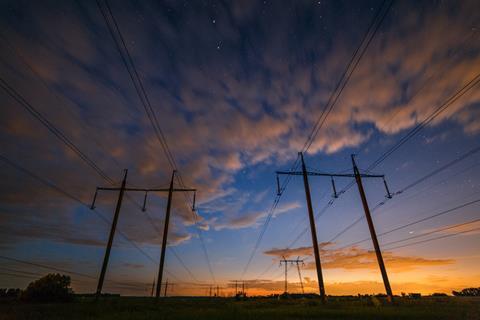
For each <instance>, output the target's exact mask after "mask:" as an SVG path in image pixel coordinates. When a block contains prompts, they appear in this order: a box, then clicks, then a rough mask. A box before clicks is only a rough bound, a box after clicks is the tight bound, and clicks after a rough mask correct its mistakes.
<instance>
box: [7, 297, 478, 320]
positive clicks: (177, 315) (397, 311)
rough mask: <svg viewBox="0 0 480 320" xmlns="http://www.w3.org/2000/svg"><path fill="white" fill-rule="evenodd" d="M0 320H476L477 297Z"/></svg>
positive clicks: (58, 310) (136, 308)
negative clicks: (393, 302)
mask: <svg viewBox="0 0 480 320" xmlns="http://www.w3.org/2000/svg"><path fill="white" fill-rule="evenodd" d="M0 319H1V320H4V319H5V320H6V319H118V320H122V319H172V320H174V319H209V320H211V319H228V320H234V319H435V320H439V319H472V320H476V319H480V299H478V298H454V297H444V298H422V299H419V300H407V299H400V298H399V299H397V300H396V302H395V305H386V304H385V303H382V302H380V301H379V300H376V299H374V300H371V299H369V298H365V299H363V300H346V299H338V298H337V299H335V298H332V299H330V300H329V301H328V303H327V304H326V305H322V304H321V303H320V302H319V301H317V300H311V299H309V300H300V299H299V300H280V301H279V300H273V299H249V300H246V301H235V300H233V299H222V298H220V299H206V298H167V299H166V300H162V301H161V302H159V303H156V302H154V301H153V300H150V299H145V298H123V297H122V298H106V299H102V300H100V301H98V302H95V301H93V300H90V299H78V298H77V300H76V301H75V302H72V303H66V304H23V303H19V302H15V303H12V302H2V303H1V304H0Z"/></svg>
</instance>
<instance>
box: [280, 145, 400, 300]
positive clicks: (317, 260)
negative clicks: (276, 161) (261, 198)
mask: <svg viewBox="0 0 480 320" xmlns="http://www.w3.org/2000/svg"><path fill="white" fill-rule="evenodd" d="M298 154H299V156H300V160H301V163H302V171H277V172H276V174H277V194H281V189H280V182H279V179H278V176H279V175H293V176H302V177H303V183H304V187H305V197H306V200H307V209H308V217H309V219H310V231H311V234H312V244H313V252H314V255H315V265H316V269H317V279H318V286H319V291H320V297H321V299H322V302H325V300H326V297H325V287H324V284H323V276H322V267H321V263H320V251H319V249H318V241H317V232H316V228H315V218H314V216H313V209H312V200H311V196H310V186H309V183H308V176H323V177H330V179H331V182H332V188H333V197H334V198H338V193H337V189H336V187H335V181H334V179H333V178H334V177H340V178H355V179H357V176H358V177H362V178H382V179H383V182H384V185H385V189H386V191H387V196H386V197H387V198H391V197H392V195H391V194H390V191H389V190H388V186H387V183H386V181H385V175H375V174H360V173H359V172H358V169H357V173H355V172H354V174H337V173H326V172H317V171H307V168H306V165H305V161H304V159H303V154H302V153H301V152H299V153H298ZM360 182H361V180H360ZM357 183H358V180H357ZM362 190H363V187H362ZM365 203H366V200H365ZM372 227H373V224H372ZM372 238H373V237H372ZM379 250H380V249H379ZM382 261H383V260H382ZM385 275H386V273H385ZM387 281H388V278H387ZM385 287H387V285H386V286H385ZM388 287H390V285H388ZM390 293H391V291H390ZM387 295H388V290H387Z"/></svg>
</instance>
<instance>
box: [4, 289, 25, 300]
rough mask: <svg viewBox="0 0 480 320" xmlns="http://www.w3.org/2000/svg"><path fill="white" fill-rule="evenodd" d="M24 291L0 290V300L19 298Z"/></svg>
mask: <svg viewBox="0 0 480 320" xmlns="http://www.w3.org/2000/svg"><path fill="white" fill-rule="evenodd" d="M21 293H22V290H20V289H18V288H15V289H12V288H0V298H18V297H19V296H20V294H21Z"/></svg>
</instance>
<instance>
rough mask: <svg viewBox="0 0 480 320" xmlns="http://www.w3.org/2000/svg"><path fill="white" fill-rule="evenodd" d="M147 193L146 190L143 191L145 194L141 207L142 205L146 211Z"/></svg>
mask: <svg viewBox="0 0 480 320" xmlns="http://www.w3.org/2000/svg"><path fill="white" fill-rule="evenodd" d="M147 193H148V191H145V196H144V197H143V207H142V211H143V212H145V211H147Z"/></svg>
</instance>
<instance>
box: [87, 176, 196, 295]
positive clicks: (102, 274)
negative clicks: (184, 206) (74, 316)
mask: <svg viewBox="0 0 480 320" xmlns="http://www.w3.org/2000/svg"><path fill="white" fill-rule="evenodd" d="M127 173H128V170H126V169H125V174H124V177H123V180H122V185H121V186H120V187H97V189H96V191H95V195H94V196H93V201H92V205H91V209H92V210H93V209H95V202H96V200H97V195H98V191H100V190H103V191H119V193H118V200H117V205H116V207H115V215H114V217H113V221H112V227H111V229H110V235H109V237H108V243H107V248H106V250H105V257H104V259H103V264H102V270H101V272H100V277H99V279H98V285H97V293H96V296H97V298H98V297H99V296H100V295H101V293H102V288H103V282H104V279H105V273H106V272H107V266H108V260H109V258H110V251H111V250H112V243H113V238H114V236H115V229H116V227H117V222H118V216H119V214H120V209H121V207H122V200H123V196H124V193H125V191H131V192H144V193H145V196H144V198H143V207H142V210H143V211H145V210H146V204H147V195H148V193H149V192H168V202H167V210H166V214H165V225H164V230H163V240H162V248H161V254H160V264H159V268H158V277H157V288H156V292H155V296H156V297H157V298H160V287H161V284H162V276H163V266H164V264H165V249H166V247H167V237H168V225H169V220H170V209H171V207H172V197H173V193H174V192H193V193H194V197H193V199H194V201H193V206H192V210H195V193H196V189H191V188H174V187H173V180H174V178H175V173H176V170H173V172H172V179H171V180H170V187H169V188H127V187H126V183H127Z"/></svg>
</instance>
